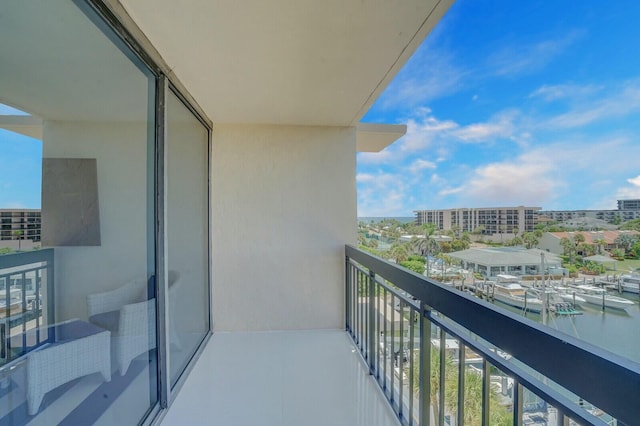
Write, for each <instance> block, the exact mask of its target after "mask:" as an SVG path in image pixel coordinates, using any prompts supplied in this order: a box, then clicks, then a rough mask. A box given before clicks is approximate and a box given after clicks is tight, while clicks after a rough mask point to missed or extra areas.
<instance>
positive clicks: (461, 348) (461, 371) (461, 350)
mask: <svg viewBox="0 0 640 426" xmlns="http://www.w3.org/2000/svg"><path fill="white" fill-rule="evenodd" d="M465 361H466V359H465V345H464V343H462V341H461V340H459V341H458V422H457V424H456V426H463V425H464V386H465V384H464V379H465V376H464V375H465V372H466V368H467V366H466V362H465Z"/></svg>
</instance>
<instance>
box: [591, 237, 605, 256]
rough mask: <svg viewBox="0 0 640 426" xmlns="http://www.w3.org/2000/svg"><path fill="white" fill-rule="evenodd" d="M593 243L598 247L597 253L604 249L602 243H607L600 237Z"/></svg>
mask: <svg viewBox="0 0 640 426" xmlns="http://www.w3.org/2000/svg"><path fill="white" fill-rule="evenodd" d="M594 243H595V244H596V247H597V249H598V254H602V252H603V251H604V250H603V249H604V245H605V244H606V243H607V242H606V241H605V240H603V239H602V238H598V239H597V240H595V241H594Z"/></svg>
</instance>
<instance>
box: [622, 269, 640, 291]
mask: <svg viewBox="0 0 640 426" xmlns="http://www.w3.org/2000/svg"><path fill="white" fill-rule="evenodd" d="M620 289H621V290H622V291H626V292H627V293H636V294H638V293H640V274H630V275H622V276H621V277H620Z"/></svg>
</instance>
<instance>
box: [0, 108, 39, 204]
mask: <svg viewBox="0 0 640 426" xmlns="http://www.w3.org/2000/svg"><path fill="white" fill-rule="evenodd" d="M0 115H26V114H25V113H24V112H22V111H19V110H17V109H14V108H11V107H9V106H6V105H2V104H0ZM41 188H42V142H41V141H39V140H37V139H33V138H30V137H27V136H22V135H20V134H17V133H13V132H10V131H8V130H4V129H0V209H1V208H5V209H6V208H27V209H39V208H40V192H41Z"/></svg>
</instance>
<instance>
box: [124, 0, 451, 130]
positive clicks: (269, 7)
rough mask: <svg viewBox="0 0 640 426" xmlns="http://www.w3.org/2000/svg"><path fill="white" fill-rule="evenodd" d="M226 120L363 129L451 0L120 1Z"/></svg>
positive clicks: (213, 112)
mask: <svg viewBox="0 0 640 426" xmlns="http://www.w3.org/2000/svg"><path fill="white" fill-rule="evenodd" d="M121 3H122V6H123V7H124V8H125V9H126V11H127V13H128V14H129V15H130V16H131V18H132V19H133V20H134V21H135V22H136V24H137V25H138V26H139V27H140V29H141V30H142V31H143V32H144V33H145V35H146V36H147V37H148V39H149V40H150V41H151V43H152V44H153V45H154V46H155V48H156V49H157V50H158V52H159V53H160V54H161V55H162V57H163V59H164V60H165V61H166V62H167V65H168V66H169V67H170V69H172V71H173V72H174V73H175V75H176V76H177V77H178V78H179V79H180V81H181V82H182V83H183V84H184V85H185V87H186V88H187V90H188V91H189V92H190V93H191V94H192V95H193V96H194V98H195V99H196V101H197V102H198V103H199V104H200V105H201V107H202V108H203V109H204V111H205V112H206V113H207V115H209V117H210V118H211V119H212V120H213V121H214V122H218V123H265V124H266V123H268V124H292V125H335V126H345V125H354V124H356V123H357V122H358V121H359V120H360V119H361V118H362V116H363V115H364V114H365V113H366V112H367V110H368V109H369V107H370V106H371V104H372V103H373V102H374V100H375V99H376V98H377V97H378V96H379V95H380V93H381V91H382V90H383V89H384V88H385V87H386V86H387V84H388V83H389V82H390V80H391V79H392V78H393V77H394V76H395V75H396V73H397V72H398V71H399V69H400V68H401V67H402V65H403V64H404V63H405V62H406V61H407V59H408V58H409V57H410V56H411V54H412V53H413V52H414V51H415V49H416V48H417V47H418V45H419V44H420V42H422V40H423V39H424V38H425V36H426V35H427V34H428V32H429V31H430V30H431V29H432V28H433V27H434V26H435V24H436V23H437V22H438V20H439V19H440V18H441V16H442V15H443V14H444V12H445V11H446V10H447V8H448V7H449V6H450V5H451V3H452V0H391V1H389V0H376V1H356V0H327V1H317V0H276V1H268V2H267V1H262V0H247V1H220V0H213V1H209V0H207V1H204V0H199V1H196V0H185V1H174V0H121Z"/></svg>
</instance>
